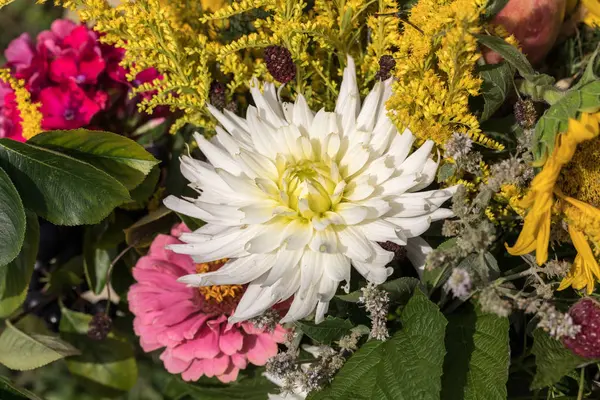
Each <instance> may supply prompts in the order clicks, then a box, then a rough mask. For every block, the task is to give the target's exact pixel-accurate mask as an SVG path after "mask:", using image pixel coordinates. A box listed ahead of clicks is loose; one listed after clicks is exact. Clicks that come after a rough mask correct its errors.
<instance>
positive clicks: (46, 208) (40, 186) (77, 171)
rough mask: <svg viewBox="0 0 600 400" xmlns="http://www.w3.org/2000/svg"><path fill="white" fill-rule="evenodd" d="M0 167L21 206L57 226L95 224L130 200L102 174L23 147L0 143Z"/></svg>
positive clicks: (11, 142)
mask: <svg viewBox="0 0 600 400" xmlns="http://www.w3.org/2000/svg"><path fill="white" fill-rule="evenodd" d="M0 167H1V168H3V169H4V170H5V171H6V172H7V173H8V176H10V178H11V179H12V181H13V183H14V185H15V187H16V188H17V190H18V191H19V193H20V194H21V198H22V199H23V204H24V206H25V207H26V208H29V209H31V210H32V211H34V212H35V213H36V214H38V215H39V216H41V217H43V218H44V219H46V220H48V221H50V222H52V223H54V224H56V225H83V224H95V223H98V222H100V221H102V220H103V219H104V218H105V217H106V216H107V215H108V214H109V213H110V212H111V211H112V210H113V209H114V208H115V207H116V206H118V205H120V204H122V203H123V202H125V201H127V200H129V193H128V192H127V189H126V188H125V187H124V186H123V185H121V184H120V183H119V181H117V180H115V179H114V178H112V177H111V176H110V175H108V174H106V173H105V172H102V171H100V170H99V169H97V168H95V167H93V166H91V165H89V164H87V163H85V162H83V161H79V160H77V159H75V158H72V157H69V156H66V155H64V154H61V153H58V152H55V151H53V150H47V149H42V148H40V147H36V146H32V145H29V144H26V143H20V142H17V141H14V140H10V139H6V138H3V139H0Z"/></svg>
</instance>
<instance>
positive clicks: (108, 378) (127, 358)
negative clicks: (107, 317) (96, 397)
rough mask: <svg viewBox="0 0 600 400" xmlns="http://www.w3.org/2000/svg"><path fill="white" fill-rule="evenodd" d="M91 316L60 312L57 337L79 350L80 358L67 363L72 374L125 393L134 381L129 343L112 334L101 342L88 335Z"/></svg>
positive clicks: (132, 356)
mask: <svg viewBox="0 0 600 400" xmlns="http://www.w3.org/2000/svg"><path fill="white" fill-rule="evenodd" d="M91 320H92V317H91V316H90V315H87V314H82V313H78V312H75V311H71V310H68V309H65V308H63V309H62V318H61V320H60V327H59V329H60V336H61V337H62V338H63V339H64V340H66V341H68V342H69V343H71V344H73V345H74V346H76V347H77V348H79V349H80V350H81V352H82V354H81V355H80V356H77V357H72V358H69V359H68V360H67V367H68V368H69V371H70V372H71V374H73V375H75V376H78V377H80V378H83V379H85V380H87V381H91V382H93V383H95V384H99V385H102V386H105V387H107V388H110V389H113V390H118V391H127V390H129V389H131V388H132V387H133V386H134V385H135V382H136V380H137V375H138V371H137V364H136V361H135V358H134V354H133V347H132V345H131V343H129V341H128V340H127V338H125V337H124V336H122V335H120V334H119V333H117V332H115V331H114V329H113V331H112V332H111V333H110V334H109V335H108V337H107V338H106V339H104V340H100V341H96V340H92V339H90V338H89V337H88V336H87V331H88V327H89V324H90V321H91Z"/></svg>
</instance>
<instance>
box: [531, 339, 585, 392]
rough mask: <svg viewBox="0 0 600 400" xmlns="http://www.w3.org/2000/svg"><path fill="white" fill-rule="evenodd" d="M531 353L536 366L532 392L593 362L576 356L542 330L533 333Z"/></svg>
mask: <svg viewBox="0 0 600 400" xmlns="http://www.w3.org/2000/svg"><path fill="white" fill-rule="evenodd" d="M531 352H532V353H533V354H534V355H535V365H536V371H535V377H534V378H533V383H532V384H531V389H532V390H535V389H541V388H543V387H546V386H550V385H552V384H554V383H556V382H558V381H559V380H560V378H562V377H563V376H565V375H567V374H568V373H569V372H571V371H572V370H574V369H575V368H577V367H578V366H580V365H584V364H587V363H589V362H591V361H593V360H590V359H586V358H583V357H579V356H578V355H576V354H574V353H573V352H572V351H571V350H569V349H567V348H566V347H565V346H564V345H563V344H562V343H561V342H559V341H558V340H556V339H554V338H552V337H550V335H548V334H547V333H546V332H544V331H543V330H541V329H536V330H535V331H534V332H533V347H532V349H531Z"/></svg>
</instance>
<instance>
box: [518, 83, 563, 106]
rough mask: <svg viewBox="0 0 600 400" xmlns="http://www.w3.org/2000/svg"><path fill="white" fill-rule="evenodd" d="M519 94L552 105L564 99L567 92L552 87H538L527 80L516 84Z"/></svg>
mask: <svg viewBox="0 0 600 400" xmlns="http://www.w3.org/2000/svg"><path fill="white" fill-rule="evenodd" d="M515 84H516V87H517V90H518V92H519V93H521V94H524V95H526V96H529V97H531V98H532V99H533V100H535V101H542V100H543V101H545V102H546V103H548V104H550V105H552V104H554V103H556V102H557V101H559V100H560V99H562V98H563V96H564V95H565V92H563V91H562V90H559V89H557V88H555V87H554V86H552V85H543V86H538V85H536V84H534V83H532V82H529V81H526V80H520V81H517V82H515Z"/></svg>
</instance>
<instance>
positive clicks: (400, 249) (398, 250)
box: [378, 242, 406, 261]
mask: <svg viewBox="0 0 600 400" xmlns="http://www.w3.org/2000/svg"><path fill="white" fill-rule="evenodd" d="M378 243H379V246H381V248H382V249H384V250H387V251H391V252H393V253H394V260H393V261H402V260H404V259H405V258H406V248H405V247H404V246H400V245H399V244H396V243H393V242H378Z"/></svg>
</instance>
